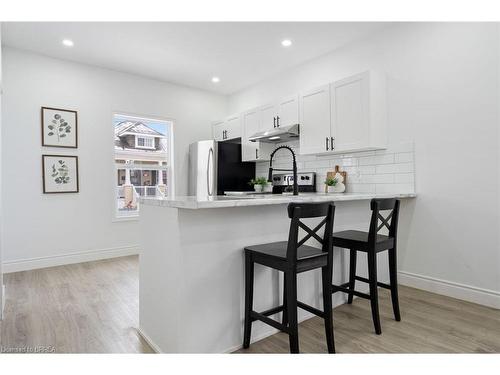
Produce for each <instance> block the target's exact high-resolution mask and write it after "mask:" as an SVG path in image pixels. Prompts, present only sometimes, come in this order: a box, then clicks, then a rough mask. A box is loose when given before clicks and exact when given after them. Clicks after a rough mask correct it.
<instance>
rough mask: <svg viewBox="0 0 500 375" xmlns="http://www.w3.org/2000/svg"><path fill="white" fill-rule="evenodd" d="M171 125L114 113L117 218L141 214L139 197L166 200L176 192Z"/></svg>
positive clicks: (155, 120)
mask: <svg viewBox="0 0 500 375" xmlns="http://www.w3.org/2000/svg"><path fill="white" fill-rule="evenodd" d="M172 126H173V123H172V122H171V121H167V120H159V119H151V118H140V117H135V116H127V115H121V114H115V115H114V117H113V127H114V136H115V140H114V164H115V177H114V181H115V182H114V184H113V189H114V200H115V202H116V203H115V216H116V217H117V218H128V217H134V216H137V215H138V213H139V203H140V202H139V199H140V197H157V198H162V197H167V196H170V195H171V192H172V191H173V186H172V185H173V184H172V181H173V173H172V166H173V150H172Z"/></svg>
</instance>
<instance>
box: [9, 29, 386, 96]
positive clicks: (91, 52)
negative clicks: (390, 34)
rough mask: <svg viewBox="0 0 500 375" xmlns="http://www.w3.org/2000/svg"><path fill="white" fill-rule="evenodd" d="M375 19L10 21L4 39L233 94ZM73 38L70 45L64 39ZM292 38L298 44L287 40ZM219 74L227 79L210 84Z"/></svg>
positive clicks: (355, 35)
mask: <svg viewBox="0 0 500 375" xmlns="http://www.w3.org/2000/svg"><path fill="white" fill-rule="evenodd" d="M387 25H388V24H387V23H374V22H362V23H361V22H360V23H356V22H349V23H341V22H327V23H320V22H286V23H283V22H261V23H259V22H250V23H232V22H213V23H206V22H205V23H174V22H161V23H139V22H135V23H132V22H119V23H112V22H103V23H96V22H92V23H90V22H88V23H82V22H72V23H57V22H37V23H34V22H31V23H28V22H10V23H2V44H5V45H7V46H12V47H17V48H21V49H26V50H31V51H35V52H39V53H42V54H45V55H48V56H53V57H56V58H61V59H65V60H72V61H77V62H82V63H86V64H91V65H96V66H101V67H105V68H109V69H114V70H118V71H123V72H128V73H133V74H138V75H141V76H146V77H150V78H154V79H159V80H162V81H167V82H175V83H178V84H182V85H187V86H191V87H196V88H200V89H205V90H210V91H215V92H218V93H221V94H231V93H233V92H236V91H239V90H242V89H244V88H246V87H248V86H251V85H253V84H256V83H258V82H260V81H262V80H265V79H266V78H267V77H270V76H273V75H274V74H277V73H279V72H281V71H283V70H286V69H289V68H291V67H293V66H295V65H299V64H301V63H303V62H305V61H308V60H311V59H313V58H315V57H318V56H321V55H323V54H325V53H327V52H330V51H332V50H334V49H336V48H339V47H341V46H343V45H345V44H347V43H350V42H352V41H354V40H357V39H361V38H363V37H366V36H368V35H369V34H371V33H373V32H375V31H377V30H379V29H381V28H383V27H386V26H387ZM64 38H68V39H71V40H73V41H74V43H75V45H74V47H72V48H67V47H64V46H63V45H62V44H61V41H62V39H64ZM285 38H289V39H291V40H292V41H293V45H292V46H291V47H289V48H284V47H282V46H281V41H282V40H283V39H285ZM212 76H218V77H220V82H219V83H218V84H214V83H212V82H211V78H212Z"/></svg>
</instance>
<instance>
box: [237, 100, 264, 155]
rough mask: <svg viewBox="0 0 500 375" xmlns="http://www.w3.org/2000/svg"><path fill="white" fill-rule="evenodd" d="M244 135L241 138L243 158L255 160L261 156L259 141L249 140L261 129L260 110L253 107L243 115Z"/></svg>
mask: <svg viewBox="0 0 500 375" xmlns="http://www.w3.org/2000/svg"><path fill="white" fill-rule="evenodd" d="M242 127H243V137H242V139H241V158H242V160H243V161H255V160H258V158H259V146H260V144H259V142H251V141H249V140H248V138H249V137H250V136H252V135H253V134H255V133H257V132H258V131H259V130H260V129H259V127H260V110H259V108H256V109H252V110H250V111H247V112H245V113H243V115H242Z"/></svg>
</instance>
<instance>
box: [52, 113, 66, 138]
mask: <svg viewBox="0 0 500 375" xmlns="http://www.w3.org/2000/svg"><path fill="white" fill-rule="evenodd" d="M47 128H48V129H49V130H50V131H49V132H48V133H47V135H48V136H53V135H56V136H57V142H60V141H61V138H65V137H66V135H67V134H69V133H71V125H69V124H68V122H67V121H66V120H65V119H63V118H62V116H61V115H60V114H58V113H56V114H55V115H54V119H53V120H52V123H51V124H50V125H48V126H47Z"/></svg>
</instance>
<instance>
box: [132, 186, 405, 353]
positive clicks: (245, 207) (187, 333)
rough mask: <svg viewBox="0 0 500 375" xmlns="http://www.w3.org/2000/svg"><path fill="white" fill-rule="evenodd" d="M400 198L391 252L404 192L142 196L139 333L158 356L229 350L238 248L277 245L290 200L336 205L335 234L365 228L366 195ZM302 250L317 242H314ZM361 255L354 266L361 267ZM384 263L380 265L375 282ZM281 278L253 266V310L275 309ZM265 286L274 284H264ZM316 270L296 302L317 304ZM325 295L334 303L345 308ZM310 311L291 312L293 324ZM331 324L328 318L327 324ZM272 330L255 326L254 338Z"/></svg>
mask: <svg viewBox="0 0 500 375" xmlns="http://www.w3.org/2000/svg"><path fill="white" fill-rule="evenodd" d="M387 197H397V198H401V199H402V209H401V211H402V218H401V226H400V235H399V236H400V247H402V246H404V244H405V238H406V237H407V233H408V230H409V228H408V225H405V222H408V220H407V219H405V217H408V216H410V215H411V211H412V204H411V201H412V200H408V199H403V198H412V197H415V194H413V193H405V194H354V193H346V194H333V195H332V194H320V193H309V194H308V193H305V194H301V195H299V196H290V195H281V194H279V195H276V194H275V195H265V196H258V197H257V196H255V197H245V198H243V197H228V196H218V197H217V196H216V197H201V198H199V197H192V196H184V197H175V198H172V199H153V198H143V199H141V201H140V203H141V215H140V231H141V254H140V309H139V316H140V318H139V320H140V332H141V334H142V335H143V336H144V337H145V338H146V339H147V340H148V341H149V342H150V343H151V344H152V346H153V347H154V348H155V349H156V350H157V351H160V352H164V353H220V352H230V351H233V350H236V349H238V348H239V347H240V346H241V343H242V332H243V299H244V293H243V290H244V289H243V287H244V265H243V248H244V247H245V246H247V245H252V244H260V243H266V242H273V241H279V240H285V239H286V238H287V235H288V229H289V224H290V221H289V219H288V216H287V213H286V207H287V204H288V203H290V202H320V201H335V204H336V207H337V209H336V217H335V223H334V228H335V230H336V231H338V230H343V229H347V228H349V229H353V228H357V229H361V230H366V229H367V228H368V222H369V219H370V211H369V199H371V198H387ZM308 245H311V246H317V244H315V242H314V240H310V241H309V242H308ZM363 261H364V259H360V264H359V265H358V270H359V272H360V274H363V273H364V272H365V269H366V264H365V263H364V262H363ZM346 275H347V269H346V266H345V262H344V255H343V251H341V250H340V249H335V251H334V276H333V281H334V283H337V284H340V283H342V282H344V281H345V278H346ZM386 275H387V262H386V261H384V260H382V259H381V261H380V277H381V280H383V278H384V277H386ZM282 281H283V280H282V276H281V275H279V274H278V272H276V271H272V270H270V269H266V268H265V267H259V266H257V267H256V269H255V295H254V306H255V308H256V310H257V311H259V310H266V309H268V308H270V307H273V306H277V305H278V304H279V300H280V298H281V297H280V296H281V290H282V289H281V288H282ZM269 285H274V287H273V288H270V287H269ZM320 288H321V287H320V273H317V272H310V273H308V274H301V275H300V276H299V285H298V296H299V299H300V300H301V301H303V302H305V303H308V304H310V305H312V306H315V307H317V308H320V307H321V302H320V298H319V296H320V295H321V294H320ZM344 298H345V297H344V296H342V295H341V294H336V295H334V298H333V306H334V307H335V306H338V305H340V304H342V303H344V301H345V300H344ZM309 317H311V315H310V314H309V313H307V312H305V311H302V310H300V309H299V321H302V320H305V319H307V318H309ZM334 324H335V318H334ZM275 332H276V330H274V329H273V328H271V327H269V326H266V325H264V324H261V323H260V322H255V323H254V327H253V336H252V339H253V340H254V341H258V340H260V339H262V338H264V337H266V336H268V335H270V334H272V333H275Z"/></svg>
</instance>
